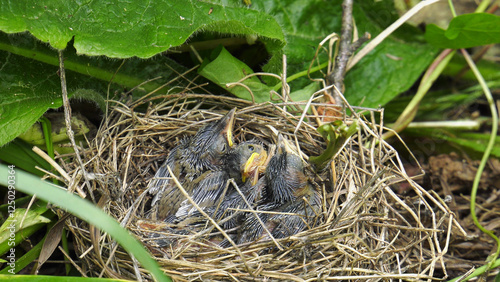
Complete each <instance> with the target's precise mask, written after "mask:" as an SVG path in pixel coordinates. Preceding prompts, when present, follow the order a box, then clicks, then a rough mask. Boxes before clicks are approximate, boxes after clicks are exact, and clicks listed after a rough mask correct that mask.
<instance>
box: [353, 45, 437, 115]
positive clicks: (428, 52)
mask: <svg viewBox="0 0 500 282" xmlns="http://www.w3.org/2000/svg"><path fill="white" fill-rule="evenodd" d="M436 51H437V50H436V48H433V47H431V46H428V45H423V44H419V43H404V44H401V42H398V41H396V40H394V39H390V38H389V39H386V40H385V42H384V44H381V45H379V46H378V47H377V48H376V49H375V50H374V51H372V52H371V53H370V54H368V55H367V56H366V57H365V58H363V59H362V60H361V61H360V62H359V63H358V65H357V66H356V67H355V68H353V69H352V70H351V71H350V72H349V73H348V74H347V76H346V78H345V87H346V91H345V95H346V97H347V99H348V100H349V102H350V103H351V104H352V105H356V106H357V105H362V106H364V107H372V108H376V107H379V106H383V105H385V104H386V103H387V102H389V101H391V100H392V99H393V98H394V97H395V96H397V95H398V94H400V93H402V92H404V91H406V90H407V89H408V88H410V87H411V86H412V85H413V84H414V83H415V81H416V80H417V79H418V78H419V76H420V75H421V74H422V72H423V71H424V70H425V69H426V68H427V66H428V65H429V64H430V63H431V62H432V60H433V58H434V57H435V55H436Z"/></svg>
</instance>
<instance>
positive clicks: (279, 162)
mask: <svg viewBox="0 0 500 282" xmlns="http://www.w3.org/2000/svg"><path fill="white" fill-rule="evenodd" d="M277 146H278V149H277V152H276V154H275V155H274V156H273V157H272V158H271V160H270V161H269V164H268V165H267V168H266V171H265V179H266V184H267V186H266V189H267V201H265V202H263V203H261V204H259V205H258V206H257V208H256V210H257V213H258V214H259V217H260V219H261V221H262V222H263V223H264V225H265V226H266V228H267V229H268V231H269V232H270V233H271V235H272V236H273V237H274V238H284V237H288V236H291V235H294V234H296V233H298V232H300V231H302V230H304V229H305V228H306V227H307V226H308V225H309V224H310V223H312V220H313V219H314V218H315V217H316V215H317V214H318V212H319V210H320V207H321V197H320V194H319V192H318V191H317V190H316V188H315V187H314V186H313V185H312V183H310V181H309V179H308V177H307V176H306V175H305V173H304V163H303V162H302V159H301V158H300V157H299V155H298V154H297V153H296V152H294V151H293V149H292V148H291V147H290V145H289V144H288V141H287V140H286V139H285V138H284V137H283V136H282V135H279V136H278V144H277ZM268 236H269V234H268V233H267V232H266V231H265V230H264V227H263V226H262V224H261V223H260V222H259V220H258V219H257V218H256V215H255V214H253V213H247V214H246V217H245V221H244V223H243V226H242V227H241V230H240V236H239V238H238V243H239V244H242V243H246V242H251V241H255V240H257V239H259V238H261V239H265V238H266V237H268Z"/></svg>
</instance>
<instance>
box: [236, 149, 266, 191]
mask: <svg viewBox="0 0 500 282" xmlns="http://www.w3.org/2000/svg"><path fill="white" fill-rule="evenodd" d="M266 160H267V153H266V151H262V152H261V153H260V154H259V153H252V155H251V156H250V158H248V160H247V161H246V162H245V167H244V168H243V173H242V174H241V180H243V182H245V181H246V180H247V177H248V176H250V175H252V174H255V172H256V173H257V176H258V174H259V168H260V167H261V166H263V165H264V164H265V162H266ZM256 179H257V180H258V177H255V176H254V179H253V180H252V185H255V183H257V180H256ZM254 182H255V183H254Z"/></svg>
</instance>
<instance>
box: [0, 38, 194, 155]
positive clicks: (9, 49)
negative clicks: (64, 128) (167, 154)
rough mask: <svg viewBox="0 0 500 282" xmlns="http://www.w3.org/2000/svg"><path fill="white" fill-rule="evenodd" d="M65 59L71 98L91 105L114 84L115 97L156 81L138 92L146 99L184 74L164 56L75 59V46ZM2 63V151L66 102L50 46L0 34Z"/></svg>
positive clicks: (0, 132) (162, 90) (111, 89)
mask: <svg viewBox="0 0 500 282" xmlns="http://www.w3.org/2000/svg"><path fill="white" fill-rule="evenodd" d="M2 50H3V51H2ZM64 55H65V61H64V62H65V69H66V79H67V85H68V91H69V94H70V96H71V95H72V94H73V93H76V94H78V95H77V96H78V99H91V100H93V101H102V98H101V99H96V95H95V93H100V95H102V96H104V97H106V95H107V92H108V84H110V81H113V82H114V83H112V84H111V88H110V89H109V91H110V93H111V95H114V93H115V92H116V91H118V92H122V91H123V90H124V89H132V88H134V87H136V86H138V85H139V84H141V83H143V82H144V81H146V80H148V79H155V80H154V81H152V82H149V83H147V84H144V85H142V86H141V87H140V88H138V89H137V90H136V91H135V92H134V93H135V94H136V95H144V94H145V93H147V92H149V91H152V90H155V89H158V88H159V87H160V86H161V85H162V84H165V83H167V82H168V81H170V80H173V79H175V78H176V77H178V74H177V73H176V72H175V71H173V70H174V69H175V70H176V71H177V72H179V73H183V72H184V71H185V70H186V68H184V67H181V66H179V65H178V64H176V63H174V62H173V61H172V60H170V59H168V58H166V57H158V58H155V60H142V59H138V58H131V59H127V60H112V59H109V58H104V57H86V56H78V55H76V51H75V49H74V48H72V47H71V46H70V47H69V48H68V49H67V50H66V51H65V54H64ZM0 62H1V63H2V71H1V72H0V94H1V95H0V117H1V118H0V146H2V145H4V144H5V143H7V142H9V141H10V140H12V139H14V138H15V137H16V136H18V135H19V134H21V133H23V132H25V131H26V130H27V129H28V128H30V126H31V125H32V124H33V123H34V122H35V121H37V120H38V118H39V117H40V116H41V115H42V114H43V113H44V112H45V111H47V109H50V108H58V107H60V106H61V105H62V99H61V86H60V85H61V82H60V78H59V76H58V71H59V60H58V54H57V52H56V51H54V50H53V49H51V48H49V47H48V46H46V44H43V43H40V42H39V41H37V40H35V39H34V38H33V37H32V36H28V35H27V34H22V35H9V36H8V35H6V34H5V33H2V32H0ZM186 76H189V75H186ZM191 76H194V74H193V75H191ZM182 85H187V82H186V81H183V80H177V81H176V83H175V85H173V86H182ZM84 89H88V90H84ZM169 89H170V88H164V89H161V90H159V91H158V93H166V92H167V91H169ZM101 107H102V106H101Z"/></svg>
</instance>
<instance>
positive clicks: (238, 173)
mask: <svg viewBox="0 0 500 282" xmlns="http://www.w3.org/2000/svg"><path fill="white" fill-rule="evenodd" d="M266 159H267V152H266V150H265V149H264V147H263V146H262V145H261V144H258V143H256V142H254V141H248V142H243V143H241V144H239V145H237V146H236V147H235V148H234V149H232V150H231V152H230V153H228V154H227V156H226V157H225V166H224V169H222V170H218V171H207V172H205V173H203V174H202V175H201V176H200V177H198V178H197V179H194V180H193V181H192V182H190V183H187V185H188V186H189V185H191V186H194V187H192V188H190V190H191V191H193V194H192V197H191V198H192V200H193V201H194V202H195V203H196V204H197V205H198V207H200V208H201V209H203V210H206V211H207V212H208V214H211V212H213V211H215V210H216V208H217V207H219V205H221V203H224V202H225V201H226V200H227V195H231V194H232V193H234V192H236V191H235V189H234V188H233V186H232V185H229V183H228V180H229V179H231V178H232V179H234V180H235V183H236V184H237V185H238V186H241V185H243V183H244V182H245V181H247V179H248V177H249V176H250V175H254V173H255V172H257V173H258V171H259V170H262V168H261V166H262V165H263V164H264V162H265V161H266ZM253 179H254V178H252V180H250V179H248V182H253V181H254V180H253ZM255 181H256V180H255ZM254 184H255V183H254ZM224 205H226V204H224ZM196 211H197V209H196V208H195V207H194V206H193V205H192V204H191V202H189V201H188V200H187V199H186V200H185V201H184V202H183V203H182V205H181V207H180V208H179V210H178V211H177V212H176V217H177V218H178V219H185V218H186V217H189V216H192V215H193V214H196Z"/></svg>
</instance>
